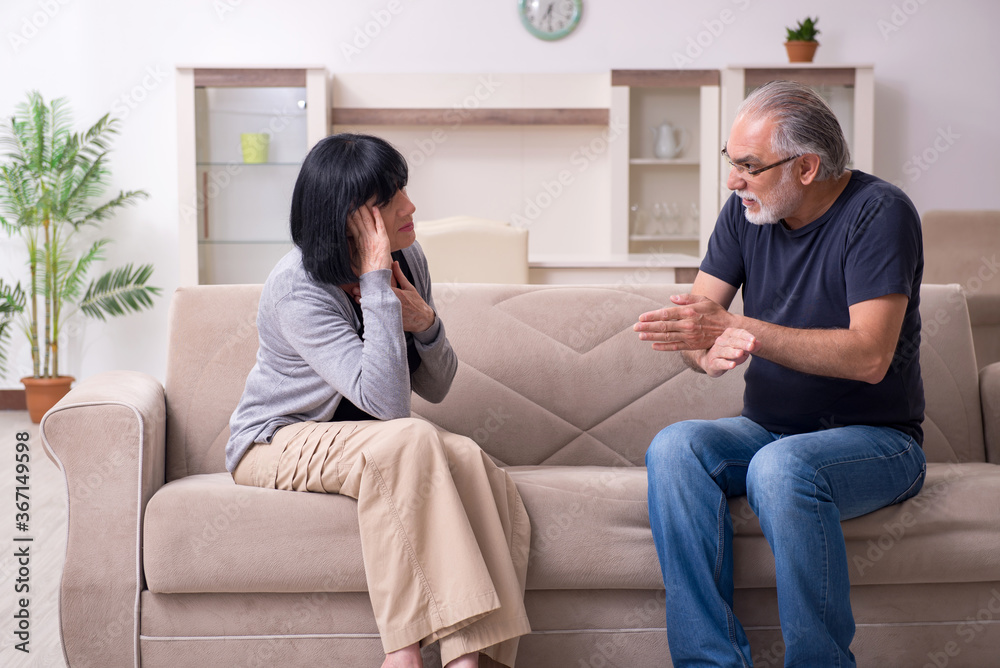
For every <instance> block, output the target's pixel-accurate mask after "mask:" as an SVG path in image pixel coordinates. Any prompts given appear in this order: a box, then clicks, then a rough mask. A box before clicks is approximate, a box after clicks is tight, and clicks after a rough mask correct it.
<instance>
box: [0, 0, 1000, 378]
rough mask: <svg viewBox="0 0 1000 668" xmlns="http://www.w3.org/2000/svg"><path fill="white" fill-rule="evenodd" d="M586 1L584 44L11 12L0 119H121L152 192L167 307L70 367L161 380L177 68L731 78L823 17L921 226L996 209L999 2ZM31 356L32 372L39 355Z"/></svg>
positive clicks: (324, 13)
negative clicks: (866, 88)
mask: <svg viewBox="0 0 1000 668" xmlns="http://www.w3.org/2000/svg"><path fill="white" fill-rule="evenodd" d="M585 5H586V6H585V16H584V19H583V21H582V23H581V25H580V27H579V29H578V30H577V32H576V34H574V35H573V36H571V37H570V38H568V39H566V40H563V41H562V42H556V43H546V42H542V41H540V40H537V39H534V38H532V37H530V36H529V35H528V34H527V33H526V32H525V31H524V29H523V28H522V27H521V25H520V23H519V21H518V18H517V15H516V12H515V8H516V6H517V2H516V0H493V1H484V0H471V1H470V0H322V1H313V0H285V1H284V2H281V3H278V2H273V1H272V2H266V1H265V0H173V1H172V2H158V3H152V2H135V1H134V0H100V2H84V1H83V0H4V2H3V3H2V5H0V26H2V34H0V114H2V115H5V116H6V115H8V114H9V113H10V112H11V111H12V110H13V108H14V106H15V105H16V104H17V103H19V102H21V101H22V100H23V99H24V95H25V92H26V91H28V90H30V89H37V90H39V91H41V92H42V93H43V95H44V96H45V97H46V98H47V99H50V98H54V97H59V96H68V97H69V98H70V101H71V103H72V105H73V108H74V110H75V112H76V118H77V121H78V122H79V124H80V125H81V127H82V126H83V125H84V124H85V123H86V124H87V125H89V124H90V123H92V122H93V121H94V120H96V119H97V118H98V117H99V116H100V115H102V114H103V113H105V112H107V111H109V110H113V111H115V112H116V113H117V115H118V116H119V117H122V118H123V119H124V122H123V124H122V134H121V136H120V137H119V138H118V141H117V143H116V148H115V150H114V154H113V163H112V168H113V171H114V187H115V188H129V189H131V188H143V189H145V190H147V191H148V192H149V193H150V195H151V197H150V199H149V200H148V201H146V202H143V203H141V204H140V205H139V206H138V207H136V208H133V209H129V210H127V211H125V212H123V213H121V214H120V215H119V216H118V217H117V218H116V219H115V220H114V221H113V222H112V223H111V224H109V225H107V226H106V228H105V231H106V233H107V234H108V235H109V236H111V237H112V238H114V239H115V240H116V245H115V246H114V248H113V249H112V250H111V251H110V253H109V264H111V265H117V264H120V263H123V262H128V261H132V262H136V263H142V262H154V263H155V264H156V274H155V277H156V280H155V282H156V284H157V285H160V286H162V287H163V288H164V291H165V296H164V297H163V298H161V299H160V300H159V302H158V305H157V307H156V309H155V310H154V311H151V312H150V313H146V314H142V315H139V316H131V317H128V318H124V319H118V320H116V321H112V322H110V323H109V324H106V325H102V324H100V323H88V324H86V327H85V329H84V331H83V332H82V335H81V336H80V337H79V339H78V340H77V341H76V342H75V345H74V344H73V342H71V344H70V345H69V348H71V350H70V359H69V360H68V363H67V364H66V365H65V366H67V367H68V370H69V371H70V372H72V373H74V374H76V375H77V376H78V377H83V376H89V375H92V374H94V373H97V372H99V371H103V370H106V369H111V368H131V369H138V370H142V371H146V372H148V373H150V374H152V375H154V376H156V377H158V378H161V379H162V378H163V375H164V368H165V352H164V351H165V346H166V320H167V306H168V302H169V294H170V293H171V292H172V291H173V289H174V287H175V286H176V284H177V272H176V264H177V240H176V237H177V235H176V225H177V176H176V170H177V165H176V146H175V140H176V132H175V125H176V119H175V93H174V81H173V71H174V67H175V66H177V65H216V64H217V65H232V64H240V65H280V64H287V65H313V64H317V65H323V66H325V67H326V68H327V69H328V70H329V71H330V72H331V73H333V74H336V73H337V72H348V71H350V72H602V71H607V70H609V69H612V68H616V69H621V68H671V67H676V66H678V62H677V61H678V59H680V58H689V62H685V63H683V65H684V66H687V67H692V68H719V67H724V66H726V65H728V64H736V63H749V64H767V63H780V62H784V61H785V55H784V50H783V47H782V42H783V37H784V30H783V28H784V26H786V25H789V24H793V23H794V21H795V20H797V19H799V18H803V17H804V16H806V15H812V16H815V15H819V17H820V21H819V27H820V29H821V30H822V34H821V35H820V42H821V44H822V46H821V47H820V49H819V52H818V54H817V62H820V63H830V64H832V65H835V64H843V63H848V64H853V63H874V65H875V74H876V81H877V89H876V123H875V127H876V143H875V149H876V159H875V171H876V173H877V174H878V175H880V176H882V177H884V178H887V179H890V180H893V181H897V182H899V183H900V184H901V185H903V186H904V187H905V189H906V190H907V192H908V193H910V195H911V197H912V198H913V200H914V202H915V203H916V205H917V207H918V209H919V210H920V211H926V210H928V209H932V208H993V209H998V208H1000V189H998V188H997V186H996V183H995V179H996V178H997V177H998V176H1000V169H998V167H997V166H996V162H995V161H996V160H997V159H998V156H1000V129H998V127H1000V126H998V124H997V121H996V117H997V111H998V110H1000V43H998V42H997V40H996V39H995V31H996V26H997V25H1000V3H996V2H994V1H993V0H952V1H951V2H944V1H943V0H839V1H838V2H819V1H817V0H812V1H803V0H794V1H793V0H772V1H766V0H708V1H703V2H697V3H695V2H664V1H663V0H618V1H616V2H599V1H598V0H585ZM390 7H392V8H394V9H397V10H398V11H397V13H395V14H392V13H391V12H389V11H388V10H389V8H390ZM723 12H727V13H725V14H723ZM378 16H381V17H382V19H383V21H385V19H386V18H387V17H391V20H389V21H388V22H387V25H385V26H384V27H381V28H380V29H379V33H378V34H377V36H376V37H375V38H373V39H370V40H369V43H368V44H366V45H364V46H363V48H360V49H359V52H358V53H349V54H346V53H345V51H346V50H345V46H349V45H351V44H352V42H353V41H354V40H355V38H356V37H357V34H358V31H359V30H363V29H364V27H365V24H366V23H368V22H370V21H373V20H374V19H373V17H378ZM722 19H725V20H726V21H725V22H724V21H723V20H722ZM373 32H374V31H373ZM699 41H700V42H701V44H702V46H699V45H698V42H699ZM15 249H16V246H15V245H13V244H10V243H8V242H7V241H6V240H4V241H3V242H2V245H0V263H2V265H0V276H4V277H5V278H9V277H11V276H13V275H15V272H16V274H18V275H19V274H21V273H22V270H21V266H20V262H21V258H20V256H17V255H16V254H15ZM15 334H16V333H15ZM18 338H19V337H18ZM18 343H20V341H18ZM74 347H75V350H74ZM19 351H20V352H19V353H18V352H15V356H16V358H17V359H18V361H20V360H23V359H25V358H26V357H27V351H26V350H25V349H24V348H21V349H19ZM84 353H85V354H84ZM17 371H30V365H29V364H28V363H27V362H26V361H25V362H23V363H21V364H19V365H15V373H13V374H11V376H12V377H13V380H10V379H8V380H6V381H0V387H17V386H18V383H17V381H16V379H17V377H18V376H17V374H16V372H17Z"/></svg>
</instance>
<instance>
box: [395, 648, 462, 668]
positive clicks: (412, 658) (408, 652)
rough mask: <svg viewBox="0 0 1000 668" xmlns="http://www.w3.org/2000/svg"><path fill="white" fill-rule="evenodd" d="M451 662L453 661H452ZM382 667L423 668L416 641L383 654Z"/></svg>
mask: <svg viewBox="0 0 1000 668" xmlns="http://www.w3.org/2000/svg"><path fill="white" fill-rule="evenodd" d="M463 658H465V657H459V659H456V660H455V661H458V660H460V659H463ZM452 663H454V661H453V662H452ZM470 665H471V664H470ZM382 668H424V660H423V658H421V656H420V645H419V644H418V643H413V644H412V645H408V646H406V647H404V648H403V649H400V650H396V651H395V652H389V653H388V654H386V655H385V661H383V662H382ZM463 668H464V665H463Z"/></svg>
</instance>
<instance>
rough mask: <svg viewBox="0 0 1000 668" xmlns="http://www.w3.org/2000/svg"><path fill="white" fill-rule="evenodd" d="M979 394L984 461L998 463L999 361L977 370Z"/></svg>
mask: <svg viewBox="0 0 1000 668" xmlns="http://www.w3.org/2000/svg"><path fill="white" fill-rule="evenodd" d="M979 395H980V397H981V399H982V404H983V437H984V438H985V441H986V461H988V462H992V463H993V464H1000V362H994V363H993V364H990V365H988V366H984V367H983V368H982V369H980V370H979Z"/></svg>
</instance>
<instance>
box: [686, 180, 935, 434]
mask: <svg viewBox="0 0 1000 668" xmlns="http://www.w3.org/2000/svg"><path fill="white" fill-rule="evenodd" d="M923 266H924V261H923V243H922V240H921V234H920V218H919V216H918V215H917V211H916V209H915V208H914V207H913V204H912V203H911V202H910V199H909V198H908V197H907V196H906V194H905V193H904V192H903V191H902V190H900V189H899V188H897V187H895V186H893V185H890V184H889V183H886V182H885V181H882V180H881V179H878V178H876V177H874V176H871V175H869V174H865V173H863V172H859V171H854V172H852V173H851V180H850V182H849V183H848V184H847V187H846V188H845V189H844V192H843V193H841V195H840V197H838V198H837V201H836V202H835V203H834V204H833V205H832V206H831V207H830V209H829V210H828V211H827V212H826V213H824V214H823V215H822V216H821V217H820V218H818V219H817V220H814V221H813V222H811V223H809V224H808V225H806V226H805V227H802V228H800V229H797V230H791V229H789V228H787V227H786V226H785V225H783V224H781V223H778V224H773V225H754V224H752V223H750V222H749V221H747V219H746V217H745V215H744V209H743V206H742V204H741V203H740V199H739V197H738V196H737V195H735V194H734V195H732V196H731V197H730V198H729V201H728V202H727V203H726V205H725V207H724V208H723V210H722V213H721V214H720V215H719V219H718V222H717V223H716V227H715V231H714V232H713V233H712V238H711V240H710V241H709V244H708V253H707V254H706V256H705V259H704V261H703V262H702V264H701V270H702V271H704V272H706V273H708V274H711V275H712V276H715V277H716V278H719V279H721V280H723V281H725V282H726V283H729V284H730V285H732V286H735V287H741V286H742V288H743V308H744V311H743V312H744V313H745V314H746V315H747V316H750V317H752V318H757V319H759V320H764V321H765V322H771V323H775V324H777V325H783V326H785V327H794V328H800V329H827V328H847V327H848V326H849V325H850V321H851V319H850V311H849V309H850V307H851V305H852V304H857V303H858V302H862V301H866V300H869V299H875V298H877V297H882V296H885V295H890V294H902V295H906V297H908V298H909V303H908V304H907V307H906V316H905V318H904V319H903V326H902V330H901V331H900V336H899V341H898V343H897V346H896V354H895V358H894V359H893V361H892V365H891V366H890V368H889V371H888V373H886V375H885V378H884V379H883V380H882V382H880V383H876V384H874V385H872V384H869V383H865V382H862V381H856V380H846V379H840V378H827V377H823V376H816V375H812V374H807V373H801V372H798V371H794V370H792V369H789V368H787V367H783V366H781V365H779V364H775V363H774V362H770V361H768V360H766V359H763V358H761V357H756V356H754V357H753V358H752V359H751V360H750V366H749V367H748V369H747V371H746V375H745V379H746V392H745V394H744V407H743V415H744V416H745V417H748V418H750V419H751V420H753V421H754V422H757V423H758V424H761V425H763V426H764V427H765V428H766V429H768V430H770V431H773V432H776V433H783V434H795V433H802V432H809V431H816V430H818V429H825V428H829V427H833V426H840V425H855V424H863V425H876V426H885V427H893V428H895V429H898V430H900V431H902V432H904V433H906V434H909V435H910V436H912V437H913V438H914V439H915V440H916V441H917V442H918V443H920V442H921V441H922V440H923V432H922V429H921V421H922V420H923V417H924V391H923V383H922V382H921V378H920V357H919V344H920V312H919V310H918V308H919V306H920V279H921V277H922V274H923ZM804 354H808V353H807V352H805V353H804Z"/></svg>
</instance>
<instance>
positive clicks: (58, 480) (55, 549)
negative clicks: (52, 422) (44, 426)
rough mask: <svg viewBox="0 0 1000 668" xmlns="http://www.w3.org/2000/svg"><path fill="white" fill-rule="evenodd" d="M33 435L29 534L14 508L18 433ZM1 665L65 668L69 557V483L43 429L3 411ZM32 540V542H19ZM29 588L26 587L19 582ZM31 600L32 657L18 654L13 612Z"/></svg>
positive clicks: (0, 457)
mask: <svg viewBox="0 0 1000 668" xmlns="http://www.w3.org/2000/svg"><path fill="white" fill-rule="evenodd" d="M23 432H27V433H28V434H29V435H30V437H29V440H28V443H29V444H30V452H29V454H30V457H31V459H30V462H29V466H30V470H29V472H28V474H29V476H30V477H29V479H28V481H27V482H28V486H29V487H30V489H29V491H28V496H29V500H28V502H29V504H30V509H29V511H28V514H29V518H28V522H27V524H28V527H27V529H28V530H27V531H20V530H19V529H18V528H17V525H16V523H17V519H18V518H17V517H16V515H17V514H18V513H19V512H20V511H19V510H18V509H17V508H16V507H15V506H14V504H15V503H16V502H19V501H18V500H16V499H15V494H16V491H17V490H16V489H15V488H16V487H17V486H19V485H20V484H21V482H18V481H17V480H16V479H15V478H16V476H17V475H18V474H17V471H16V470H15V467H16V465H17V462H16V461H15V459H14V457H15V454H16V442H17V434H18V433H23ZM0 527H2V528H0V555H2V557H0V666H4V668H22V667H23V668H29V667H30V668H66V662H65V659H64V658H63V652H62V644H61V643H60V640H59V580H60V578H62V568H63V561H64V559H65V553H66V482H65V480H64V478H63V475H62V473H61V472H60V471H59V469H58V467H57V466H56V465H55V464H54V463H53V462H52V461H51V460H50V459H49V458H48V457H47V456H46V454H45V450H44V449H43V448H42V440H41V437H40V436H39V435H38V425H36V424H32V422H31V420H30V419H29V418H28V414H27V412H24V411H0ZM29 537H30V538H32V539H33V540H32V541H30V542H27V541H25V542H21V541H15V540H14V539H15V538H29ZM24 546H28V548H29V554H30V564H29V566H28V568H29V569H30V573H29V575H28V578H29V581H28V582H27V584H28V586H29V587H30V591H29V592H25V593H17V592H16V591H15V587H17V586H19V583H18V582H17V579H18V578H19V577H20V575H19V573H18V571H19V569H20V568H21V566H20V564H19V563H17V559H16V558H15V557H14V554H15V552H16V551H17V550H18V549H20V548H22V547H24ZM20 584H24V583H20ZM21 598H27V599H28V614H29V620H30V629H29V633H30V641H29V643H28V649H29V650H30V651H29V653H27V654H25V653H24V652H21V651H19V650H18V649H16V648H15V644H16V643H18V642H20V641H19V640H18V639H17V638H15V637H14V631H15V630H17V629H16V628H15V626H16V621H15V619H14V614H15V613H16V612H18V610H19V609H20V606H19V599H21Z"/></svg>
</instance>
